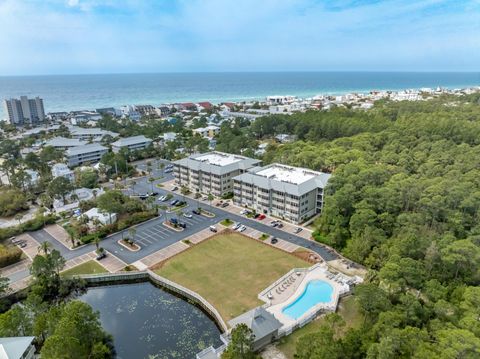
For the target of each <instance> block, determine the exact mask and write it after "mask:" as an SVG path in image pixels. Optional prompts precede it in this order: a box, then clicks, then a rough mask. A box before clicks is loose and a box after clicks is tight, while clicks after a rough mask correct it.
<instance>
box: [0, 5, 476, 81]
mask: <svg viewBox="0 0 480 359" xmlns="http://www.w3.org/2000/svg"><path fill="white" fill-rule="evenodd" d="M479 70H480V0H412V1H400V0H338V1H335V0H143V1H142V0H137V1H134V0H0V75H30V74H83V73H137V72H214V71H479Z"/></svg>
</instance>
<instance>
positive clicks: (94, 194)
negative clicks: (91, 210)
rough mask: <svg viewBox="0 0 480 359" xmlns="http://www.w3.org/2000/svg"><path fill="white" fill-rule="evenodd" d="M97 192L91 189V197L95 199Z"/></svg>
mask: <svg viewBox="0 0 480 359" xmlns="http://www.w3.org/2000/svg"><path fill="white" fill-rule="evenodd" d="M97 193H98V191H97V190H96V189H94V190H92V194H93V199H97Z"/></svg>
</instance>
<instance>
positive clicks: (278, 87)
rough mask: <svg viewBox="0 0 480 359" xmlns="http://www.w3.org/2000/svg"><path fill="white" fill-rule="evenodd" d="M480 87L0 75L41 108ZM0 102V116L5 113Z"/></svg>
mask: <svg viewBox="0 0 480 359" xmlns="http://www.w3.org/2000/svg"><path fill="white" fill-rule="evenodd" d="M478 85H480V73H479V72H453V73H452V72H436V73H435V72H428V73H425V72H243V73H226V72H223V73H157V74H104V75H57V76H3V77H2V76H0V100H3V99H4V98H10V97H17V96H20V95H28V96H40V97H42V98H44V100H45V110H46V112H53V111H70V110H82V109H95V108H100V107H107V106H120V105H126V104H151V105H160V104H162V103H171V102H181V101H193V102H198V101H211V102H213V103H218V102H222V101H239V100H251V99H263V98H264V97H265V96H268V95H293V96H300V97H307V96H313V95H317V94H322V93H329V94H340V93H346V92H354V91H356V92H368V91H370V90H387V89H388V90H399V89H406V88H421V87H437V86H442V87H447V88H461V87H468V86H478ZM3 111H4V109H3V106H0V119H2V118H4V117H5V114H4V112H3Z"/></svg>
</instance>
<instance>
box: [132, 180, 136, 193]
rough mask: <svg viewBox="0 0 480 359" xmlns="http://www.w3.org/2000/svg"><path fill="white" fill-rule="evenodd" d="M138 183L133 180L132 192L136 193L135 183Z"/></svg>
mask: <svg viewBox="0 0 480 359" xmlns="http://www.w3.org/2000/svg"><path fill="white" fill-rule="evenodd" d="M136 184H137V182H136V181H132V192H133V193H135V185H136Z"/></svg>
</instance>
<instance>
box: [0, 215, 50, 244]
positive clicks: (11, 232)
mask: <svg viewBox="0 0 480 359" xmlns="http://www.w3.org/2000/svg"><path fill="white" fill-rule="evenodd" d="M56 219H57V218H56V216H55V215H54V214H49V215H47V216H42V215H40V216H36V217H35V218H32V219H30V220H28V221H26V222H23V223H22V224H20V225H17V226H12V227H7V228H0V240H4V239H7V238H10V237H12V236H15V235H17V234H20V233H23V232H27V231H37V230H39V229H41V228H43V223H44V222H45V224H52V223H55V221H56Z"/></svg>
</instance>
